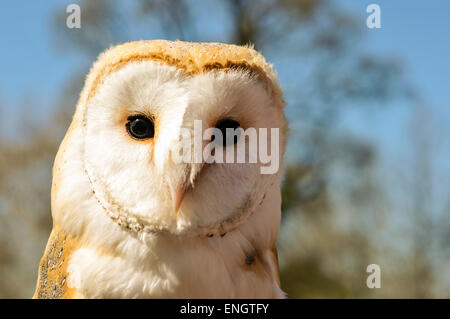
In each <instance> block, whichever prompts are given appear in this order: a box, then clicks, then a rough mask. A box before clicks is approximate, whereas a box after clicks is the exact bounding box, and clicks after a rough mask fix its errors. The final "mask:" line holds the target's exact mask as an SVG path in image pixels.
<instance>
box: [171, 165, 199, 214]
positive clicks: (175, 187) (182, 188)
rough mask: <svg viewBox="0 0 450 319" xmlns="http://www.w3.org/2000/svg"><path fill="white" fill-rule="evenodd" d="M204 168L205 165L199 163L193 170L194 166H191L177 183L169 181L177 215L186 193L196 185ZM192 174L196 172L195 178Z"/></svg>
mask: <svg viewBox="0 0 450 319" xmlns="http://www.w3.org/2000/svg"><path fill="white" fill-rule="evenodd" d="M202 168H203V165H199V166H198V167H196V168H194V170H192V167H189V169H187V170H186V171H185V174H183V175H184V176H183V177H182V178H181V179H178V180H177V181H176V182H175V183H173V182H172V183H169V187H170V195H171V197H172V203H173V208H174V210H175V212H176V214H177V215H178V210H179V209H180V206H181V204H182V202H183V199H184V197H185V195H186V193H187V192H188V191H189V190H191V189H192V188H193V187H194V183H195V180H196V177H197V176H198V175H199V173H200V171H201V170H202ZM192 174H194V176H193V178H192V177H191V175H192Z"/></svg>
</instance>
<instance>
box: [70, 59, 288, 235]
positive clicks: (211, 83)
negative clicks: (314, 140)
mask: <svg viewBox="0 0 450 319" xmlns="http://www.w3.org/2000/svg"><path fill="white" fill-rule="evenodd" d="M88 81H89V78H88ZM92 83H94V84H95V91H94V92H93V91H92V86H93V84H92ZM88 89H89V90H88ZM86 92H88V93H86ZM92 92H93V93H92ZM84 95H85V98H83V97H82V99H81V100H80V103H79V105H78V109H77V115H76V117H75V120H74V121H78V122H79V125H76V126H75V130H76V131H77V132H78V135H79V137H80V138H81V145H80V156H81V162H82V166H83V170H84V172H83V174H85V175H86V176H87V178H88V180H89V187H90V188H91V189H92V194H93V195H92V196H94V197H95V199H96V201H97V203H98V204H99V205H100V206H101V207H102V209H103V210H104V211H105V212H106V213H107V215H109V217H110V218H112V219H113V220H114V221H116V222H117V223H118V224H119V225H121V226H124V227H125V228H128V229H132V230H134V231H144V232H166V233H171V234H176V235H192V236H197V235H207V236H212V235H223V234H225V233H226V232H228V231H230V230H232V229H234V228H235V227H237V226H238V225H239V224H240V223H242V222H244V221H245V219H246V218H247V217H248V216H249V215H250V214H251V213H252V212H253V211H254V210H255V209H256V208H257V206H258V205H259V204H260V203H261V201H262V200H263V199H264V197H265V193H266V191H267V190H268V188H269V187H270V186H271V185H272V184H273V183H274V181H275V180H276V179H277V176H278V175H279V173H278V172H276V173H275V174H261V166H263V165H264V163H262V161H261V159H260V158H259V157H258V156H257V160H256V162H254V163H250V162H249V161H248V157H249V152H250V144H249V137H248V136H246V135H245V134H243V135H241V136H239V138H236V139H234V140H233V142H231V143H226V141H219V139H217V140H216V141H215V140H214V137H212V136H210V135H208V133H207V130H208V129H210V128H218V129H220V130H221V131H225V129H226V128H237V127H239V128H242V129H243V130H247V129H248V128H253V129H255V131H256V134H257V138H258V139H260V138H262V137H263V138H264V139H267V145H268V148H269V149H270V145H272V144H273V143H276V144H277V145H280V149H279V154H277V156H279V158H278V159H277V160H278V161H279V162H280V163H281V157H282V155H283V151H284V134H283V132H284V131H283V129H284V126H285V122H284V116H283V113H282V110H280V107H279V101H276V99H274V95H273V92H271V91H270V90H269V89H268V87H267V83H265V82H264V81H262V80H261V77H260V76H259V75H258V74H257V73H255V72H254V71H252V70H251V69H250V68H245V67H242V68H227V69H220V68H219V69H215V68H212V69H211V70H207V71H205V72H186V69H183V68H180V67H178V66H177V65H170V64H169V63H165V62H164V61H158V60H157V59H146V60H139V59H138V60H134V61H132V60H131V61H129V62H127V63H122V64H121V65H120V67H117V68H116V69H114V70H113V71H111V72H109V73H107V74H104V75H102V77H101V79H100V80H98V81H97V82H95V81H91V83H90V84H89V83H87V86H86V87H85V91H84ZM86 96H87V98H86ZM199 121H201V122H200V123H201V124H202V126H201V133H202V134H201V136H200V137H198V136H197V135H198V134H197V135H196V124H195V123H199ZM260 128H264V129H268V131H269V132H270V129H271V128H277V129H280V130H281V131H282V133H281V135H280V136H276V138H275V139H274V138H273V137H271V136H270V133H269V134H268V136H260V134H259V129H260ZM186 132H188V133H190V134H189V135H190V137H191V139H190V140H187V141H186V139H184V137H185V133H186ZM199 138H200V139H199ZM196 139H197V140H196ZM199 140H200V144H198V143H197V144H196V141H197V142H198V141H199ZM214 141H215V142H216V143H215V147H216V149H215V150H214V151H213V152H212V153H210V155H211V154H212V155H214V154H215V152H218V150H221V151H222V153H223V154H224V156H225V154H226V151H227V149H230V148H233V149H234V150H235V153H237V152H236V151H237V149H238V148H239V147H243V149H245V153H246V159H247V161H245V162H244V163H238V162H236V161H234V162H229V161H228V162H227V161H222V162H217V161H212V162H211V161H208V156H207V154H206V155H205V154H204V153H203V150H204V149H205V147H206V146H207V145H208V144H211V142H214ZM182 143H183V144H182ZM186 143H187V144H188V146H190V149H191V151H192V156H190V157H189V158H190V160H187V161H186V160H185V161H179V160H176V158H179V157H177V154H178V152H179V150H180V145H184V146H186ZM199 145H200V146H201V149H202V154H203V155H204V156H203V158H201V160H200V161H198V159H197V160H195V154H194V153H195V149H196V148H198V146H199ZM253 151H254V150H253ZM257 151H258V150H257ZM269 152H270V151H269ZM219 154H220V152H219ZM178 155H179V154H178ZM216 155H217V154H216ZM71 185H73V186H71V187H72V188H74V189H73V190H72V191H73V192H76V189H75V188H76V184H75V183H71ZM74 185H75V186H74Z"/></svg>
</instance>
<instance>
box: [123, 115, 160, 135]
mask: <svg viewBox="0 0 450 319" xmlns="http://www.w3.org/2000/svg"><path fill="white" fill-rule="evenodd" d="M128 121H129V122H128V123H127V130H128V133H129V134H130V135H131V136H132V137H134V138H136V139H147V138H152V137H153V136H154V135H155V128H154V126H153V122H152V121H151V120H150V119H148V118H147V117H145V116H134V117H130V118H128Z"/></svg>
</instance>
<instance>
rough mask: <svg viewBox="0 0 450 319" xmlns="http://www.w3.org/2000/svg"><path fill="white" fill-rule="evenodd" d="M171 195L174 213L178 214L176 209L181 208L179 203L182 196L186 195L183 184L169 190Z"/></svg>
mask: <svg viewBox="0 0 450 319" xmlns="http://www.w3.org/2000/svg"><path fill="white" fill-rule="evenodd" d="M171 193H172V194H171V195H172V201H173V204H174V209H175V212H178V209H179V208H180V206H181V202H182V201H183V198H184V194H186V188H185V187H184V184H180V185H178V186H177V187H175V188H173V189H172V190H171Z"/></svg>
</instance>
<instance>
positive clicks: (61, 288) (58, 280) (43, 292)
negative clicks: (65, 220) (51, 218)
mask: <svg viewBox="0 0 450 319" xmlns="http://www.w3.org/2000/svg"><path fill="white" fill-rule="evenodd" d="M78 246H79V242H78V241H77V240H76V239H74V238H72V237H71V236H69V235H68V234H67V233H65V232H64V231H63V230H62V229H61V228H60V227H58V226H54V227H53V230H52V232H51V234H50V238H49V240H48V243H47V247H46V249H45V252H44V255H43V256H42V258H41V261H40V264H39V274H38V281H37V285H36V290H35V293H34V295H33V298H34V299H59V298H62V299H66V298H76V296H77V291H76V290H75V289H74V288H69V286H68V285H67V282H68V280H67V279H68V278H67V277H68V271H67V266H68V263H69V259H70V257H71V255H72V253H73V252H74V250H75V249H77V247H78Z"/></svg>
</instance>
